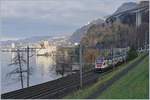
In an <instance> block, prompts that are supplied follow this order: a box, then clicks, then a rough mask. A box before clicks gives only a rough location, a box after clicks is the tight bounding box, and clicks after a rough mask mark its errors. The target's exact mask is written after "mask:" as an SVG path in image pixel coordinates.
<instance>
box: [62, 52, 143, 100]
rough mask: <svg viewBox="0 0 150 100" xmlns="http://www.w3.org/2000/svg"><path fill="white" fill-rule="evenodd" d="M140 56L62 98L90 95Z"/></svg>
mask: <svg viewBox="0 0 150 100" xmlns="http://www.w3.org/2000/svg"><path fill="white" fill-rule="evenodd" d="M141 56H143V55H140V56H139V57H137V58H136V59H134V60H132V61H130V62H128V63H126V64H123V65H121V66H119V67H118V68H117V69H115V70H114V71H113V72H110V73H108V74H106V75H103V76H101V77H100V78H99V80H98V82H96V83H95V84H93V85H91V86H87V87H85V88H84V89H81V90H78V91H75V92H73V93H70V94H69V95H67V96H66V97H64V98H65V99H82V98H87V97H88V96H89V95H91V94H92V93H94V92H96V91H97V90H98V87H99V86H101V85H103V84H105V82H106V81H108V80H110V79H111V78H112V77H114V76H115V75H116V74H118V73H119V72H120V71H122V70H123V69H125V68H126V66H127V65H130V64H132V63H133V62H135V61H136V60H138V59H140V57H141ZM100 98H103V97H100ZM104 98H105V97H104Z"/></svg>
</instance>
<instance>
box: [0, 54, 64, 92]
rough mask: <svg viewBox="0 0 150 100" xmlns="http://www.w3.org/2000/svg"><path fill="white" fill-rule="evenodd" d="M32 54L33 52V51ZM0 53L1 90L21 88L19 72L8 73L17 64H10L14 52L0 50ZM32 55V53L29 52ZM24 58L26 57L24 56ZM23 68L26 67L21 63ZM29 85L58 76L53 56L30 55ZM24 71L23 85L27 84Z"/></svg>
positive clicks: (7, 90)
mask: <svg viewBox="0 0 150 100" xmlns="http://www.w3.org/2000/svg"><path fill="white" fill-rule="evenodd" d="M33 54H34V53H33ZM0 55H1V57H0V58H1V60H0V61H1V92H2V93H6V92H9V91H13V90H17V89H21V81H20V77H19V74H18V73H17V74H10V73H11V72H12V71H13V70H15V69H16V68H17V67H18V66H17V65H12V66H9V64H11V63H12V62H13V58H14V57H15V55H16V54H15V53H14V52H0ZM31 55H32V54H31ZM24 56H25V57H26V54H24ZM25 59H26V58H25ZM23 68H24V69H26V68H27V67H26V64H24V65H23ZM30 68H31V75H30V86H33V85H36V84H40V83H44V82H47V81H51V80H55V79H57V78H60V77H61V75H60V74H57V73H56V71H55V69H56V66H55V60H54V58H53V57H45V56H35V55H34V56H32V57H30ZM26 76H27V75H26V72H25V73H24V87H26V86H27V82H26Z"/></svg>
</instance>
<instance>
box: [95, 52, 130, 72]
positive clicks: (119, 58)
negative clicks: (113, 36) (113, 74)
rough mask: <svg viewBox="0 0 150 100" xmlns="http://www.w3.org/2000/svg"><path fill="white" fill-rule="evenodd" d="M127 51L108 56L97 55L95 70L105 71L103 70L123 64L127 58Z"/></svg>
mask: <svg viewBox="0 0 150 100" xmlns="http://www.w3.org/2000/svg"><path fill="white" fill-rule="evenodd" d="M127 51H128V50H127ZM127 51H126V52H127ZM126 52H124V53H119V54H115V55H113V56H108V57H103V56H99V57H97V59H96V60H95V68H94V70H95V71H96V72H103V71H106V70H108V69H111V68H113V67H115V66H117V65H119V64H122V63H123V62H125V61H126V59H127V53H126Z"/></svg>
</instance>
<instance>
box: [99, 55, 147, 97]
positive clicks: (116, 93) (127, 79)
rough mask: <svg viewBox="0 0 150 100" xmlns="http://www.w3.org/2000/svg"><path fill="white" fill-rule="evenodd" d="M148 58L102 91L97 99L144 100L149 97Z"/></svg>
mask: <svg viewBox="0 0 150 100" xmlns="http://www.w3.org/2000/svg"><path fill="white" fill-rule="evenodd" d="M148 60H149V59H148V57H146V58H145V59H144V61H142V62H141V63H140V64H139V65H138V66H137V67H136V68H135V69H134V70H131V71H129V72H128V74H127V75H125V76H123V77H122V78H121V79H120V80H118V81H116V82H115V83H114V84H113V85H112V86H111V87H109V88H108V89H107V90H106V91H104V92H103V93H102V94H101V95H100V96H99V97H98V98H101V99H102V98H105V99H106V98H108V99H110V98H111V99H113V98H114V99H117V98H125V99H127V98H130V99H131V98H134V99H146V98H148V96H149V71H148V70H149V68H148Z"/></svg>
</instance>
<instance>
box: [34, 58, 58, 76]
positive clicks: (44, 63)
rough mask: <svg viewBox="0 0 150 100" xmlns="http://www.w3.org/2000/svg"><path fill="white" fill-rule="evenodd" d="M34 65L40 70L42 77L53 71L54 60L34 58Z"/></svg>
mask: <svg viewBox="0 0 150 100" xmlns="http://www.w3.org/2000/svg"><path fill="white" fill-rule="evenodd" d="M36 65H38V66H39V67H40V68H41V72H42V76H43V75H47V73H49V72H50V71H55V65H56V63H55V60H54V59H53V58H52V57H46V56H36Z"/></svg>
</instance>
